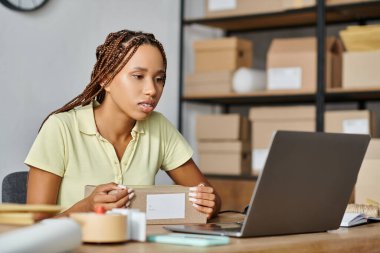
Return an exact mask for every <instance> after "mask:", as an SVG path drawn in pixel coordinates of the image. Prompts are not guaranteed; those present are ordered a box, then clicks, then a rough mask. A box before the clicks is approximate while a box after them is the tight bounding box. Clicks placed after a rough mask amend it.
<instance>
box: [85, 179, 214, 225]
mask: <svg viewBox="0 0 380 253" xmlns="http://www.w3.org/2000/svg"><path fill="white" fill-rule="evenodd" d="M128 188H132V189H134V192H135V197H134V198H133V199H132V200H131V205H130V207H129V208H135V209H139V210H140V211H142V212H145V213H146V217H147V224H185V223H203V224H204V223H206V222H207V216H206V214H204V213H201V212H198V211H197V210H196V209H195V208H194V207H193V206H192V202H190V201H189V187H185V186H180V185H159V186H155V185H153V186H141V185H128ZM94 189H95V186H93V185H86V186H85V197H87V196H89V195H90V194H91V193H92V191H94ZM169 203H170V205H169ZM165 205H166V206H165ZM168 206H170V208H169V209H168ZM164 209H165V211H163V210H164Z"/></svg>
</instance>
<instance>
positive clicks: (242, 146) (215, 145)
mask: <svg viewBox="0 0 380 253" xmlns="http://www.w3.org/2000/svg"><path fill="white" fill-rule="evenodd" d="M250 149H251V143H250V142H247V141H245V142H241V141H229V142H218V141H212V142H211V141H200V142H198V151H199V152H200V153H244V152H249V151H250Z"/></svg>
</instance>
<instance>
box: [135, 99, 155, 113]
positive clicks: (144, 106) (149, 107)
mask: <svg viewBox="0 0 380 253" xmlns="http://www.w3.org/2000/svg"><path fill="white" fill-rule="evenodd" d="M138 106H139V108H140V110H141V111H143V112H145V113H149V112H151V111H153V110H154V103H147V102H141V103H138Z"/></svg>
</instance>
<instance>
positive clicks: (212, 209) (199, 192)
mask: <svg viewBox="0 0 380 253" xmlns="http://www.w3.org/2000/svg"><path fill="white" fill-rule="evenodd" d="M189 200H190V201H191V202H193V206H194V207H195V209H197V210H198V211H200V212H202V213H205V214H207V219H210V218H211V217H213V216H215V215H216V212H217V205H216V194H215V191H214V188H212V187H211V186H206V185H205V184H204V183H201V184H199V185H198V186H195V187H190V192H189Z"/></svg>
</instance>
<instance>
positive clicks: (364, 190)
mask: <svg viewBox="0 0 380 253" xmlns="http://www.w3.org/2000/svg"><path fill="white" fill-rule="evenodd" d="M379 181H380V139H371V142H370V143H369V146H368V149H367V153H366V155H365V157H364V161H363V163H362V166H361V167H360V171H359V176H358V180H357V181H356V185H355V203H357V204H376V203H377V204H378V205H379V204H380V184H379Z"/></svg>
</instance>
